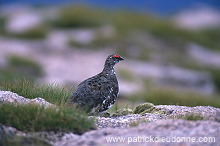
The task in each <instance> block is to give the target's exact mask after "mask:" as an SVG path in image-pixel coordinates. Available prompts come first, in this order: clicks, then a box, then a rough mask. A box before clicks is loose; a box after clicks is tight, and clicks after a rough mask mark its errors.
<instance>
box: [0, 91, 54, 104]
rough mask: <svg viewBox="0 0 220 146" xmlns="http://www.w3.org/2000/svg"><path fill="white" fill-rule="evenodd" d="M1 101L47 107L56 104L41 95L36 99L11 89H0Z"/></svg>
mask: <svg viewBox="0 0 220 146" xmlns="http://www.w3.org/2000/svg"><path fill="white" fill-rule="evenodd" d="M0 103H15V104H38V105H42V106H45V107H49V106H53V107H55V105H53V104H51V103H49V102H47V101H46V100H45V99H43V98H41V97H37V98H34V99H28V98H24V97H22V96H19V95H18V94H17V93H13V92H11V91H0Z"/></svg>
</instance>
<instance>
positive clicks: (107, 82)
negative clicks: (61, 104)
mask: <svg viewBox="0 0 220 146" xmlns="http://www.w3.org/2000/svg"><path fill="white" fill-rule="evenodd" d="M121 60H124V59H123V58H122V57H120V56H119V55H110V56H108V57H107V59H106V61H105V65H104V69H103V71H102V72H101V73H99V74H97V75H95V76H93V77H91V78H88V79H86V80H84V81H83V82H81V83H80V84H79V85H78V86H77V88H76V89H75V91H74V93H73V95H72V96H71V98H70V100H69V103H70V104H75V105H76V107H78V108H81V109H84V110H86V111H87V112H92V113H99V112H103V111H106V110H108V109H109V108H110V107H111V106H112V105H113V104H114V103H115V100H116V98H117V96H118V91H119V87H118V81H117V78H116V74H115V71H114V65H115V64H116V63H118V62H119V61H121Z"/></svg>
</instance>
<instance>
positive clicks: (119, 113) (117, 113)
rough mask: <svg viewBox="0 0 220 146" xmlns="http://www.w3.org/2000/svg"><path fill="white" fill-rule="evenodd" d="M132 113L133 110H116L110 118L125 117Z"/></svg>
mask: <svg viewBox="0 0 220 146" xmlns="http://www.w3.org/2000/svg"><path fill="white" fill-rule="evenodd" d="M132 113H133V110H132V109H128V108H127V109H125V108H124V109H120V110H118V111H117V112H116V113H113V114H112V117H120V116H126V115H129V114H132Z"/></svg>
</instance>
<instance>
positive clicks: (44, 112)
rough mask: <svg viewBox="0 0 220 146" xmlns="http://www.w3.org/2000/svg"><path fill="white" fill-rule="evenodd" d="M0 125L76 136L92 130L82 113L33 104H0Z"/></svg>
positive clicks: (91, 125)
mask: <svg viewBox="0 0 220 146" xmlns="http://www.w3.org/2000/svg"><path fill="white" fill-rule="evenodd" d="M0 123H2V124H4V125H6V126H13V127H15V128H17V129H18V130H22V131H55V132H56V131H62V132H69V131H72V132H75V133H78V134H81V133H83V132H85V131H87V130H90V129H92V128H94V125H93V121H92V120H91V119H88V118H87V116H86V114H85V113H83V112H82V111H80V112H79V111H76V109H74V108H67V107H65V108H59V109H58V108H52V107H50V108H45V107H43V106H38V105H33V104H29V105H14V104H1V105H0Z"/></svg>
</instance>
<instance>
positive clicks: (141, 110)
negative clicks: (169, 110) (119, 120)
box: [133, 102, 166, 115]
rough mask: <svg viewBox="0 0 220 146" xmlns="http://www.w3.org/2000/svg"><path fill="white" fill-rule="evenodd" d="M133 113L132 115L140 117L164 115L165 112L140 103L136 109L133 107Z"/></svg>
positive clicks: (149, 104) (150, 104)
mask: <svg viewBox="0 0 220 146" xmlns="http://www.w3.org/2000/svg"><path fill="white" fill-rule="evenodd" d="M133 113H134V114H141V115H143V114H145V113H152V114H165V113H166V111H163V110H161V109H159V108H156V107H155V106H154V104H153V103H149V102H145V103H142V104H140V105H138V106H137V107H135V109H134V111H133Z"/></svg>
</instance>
